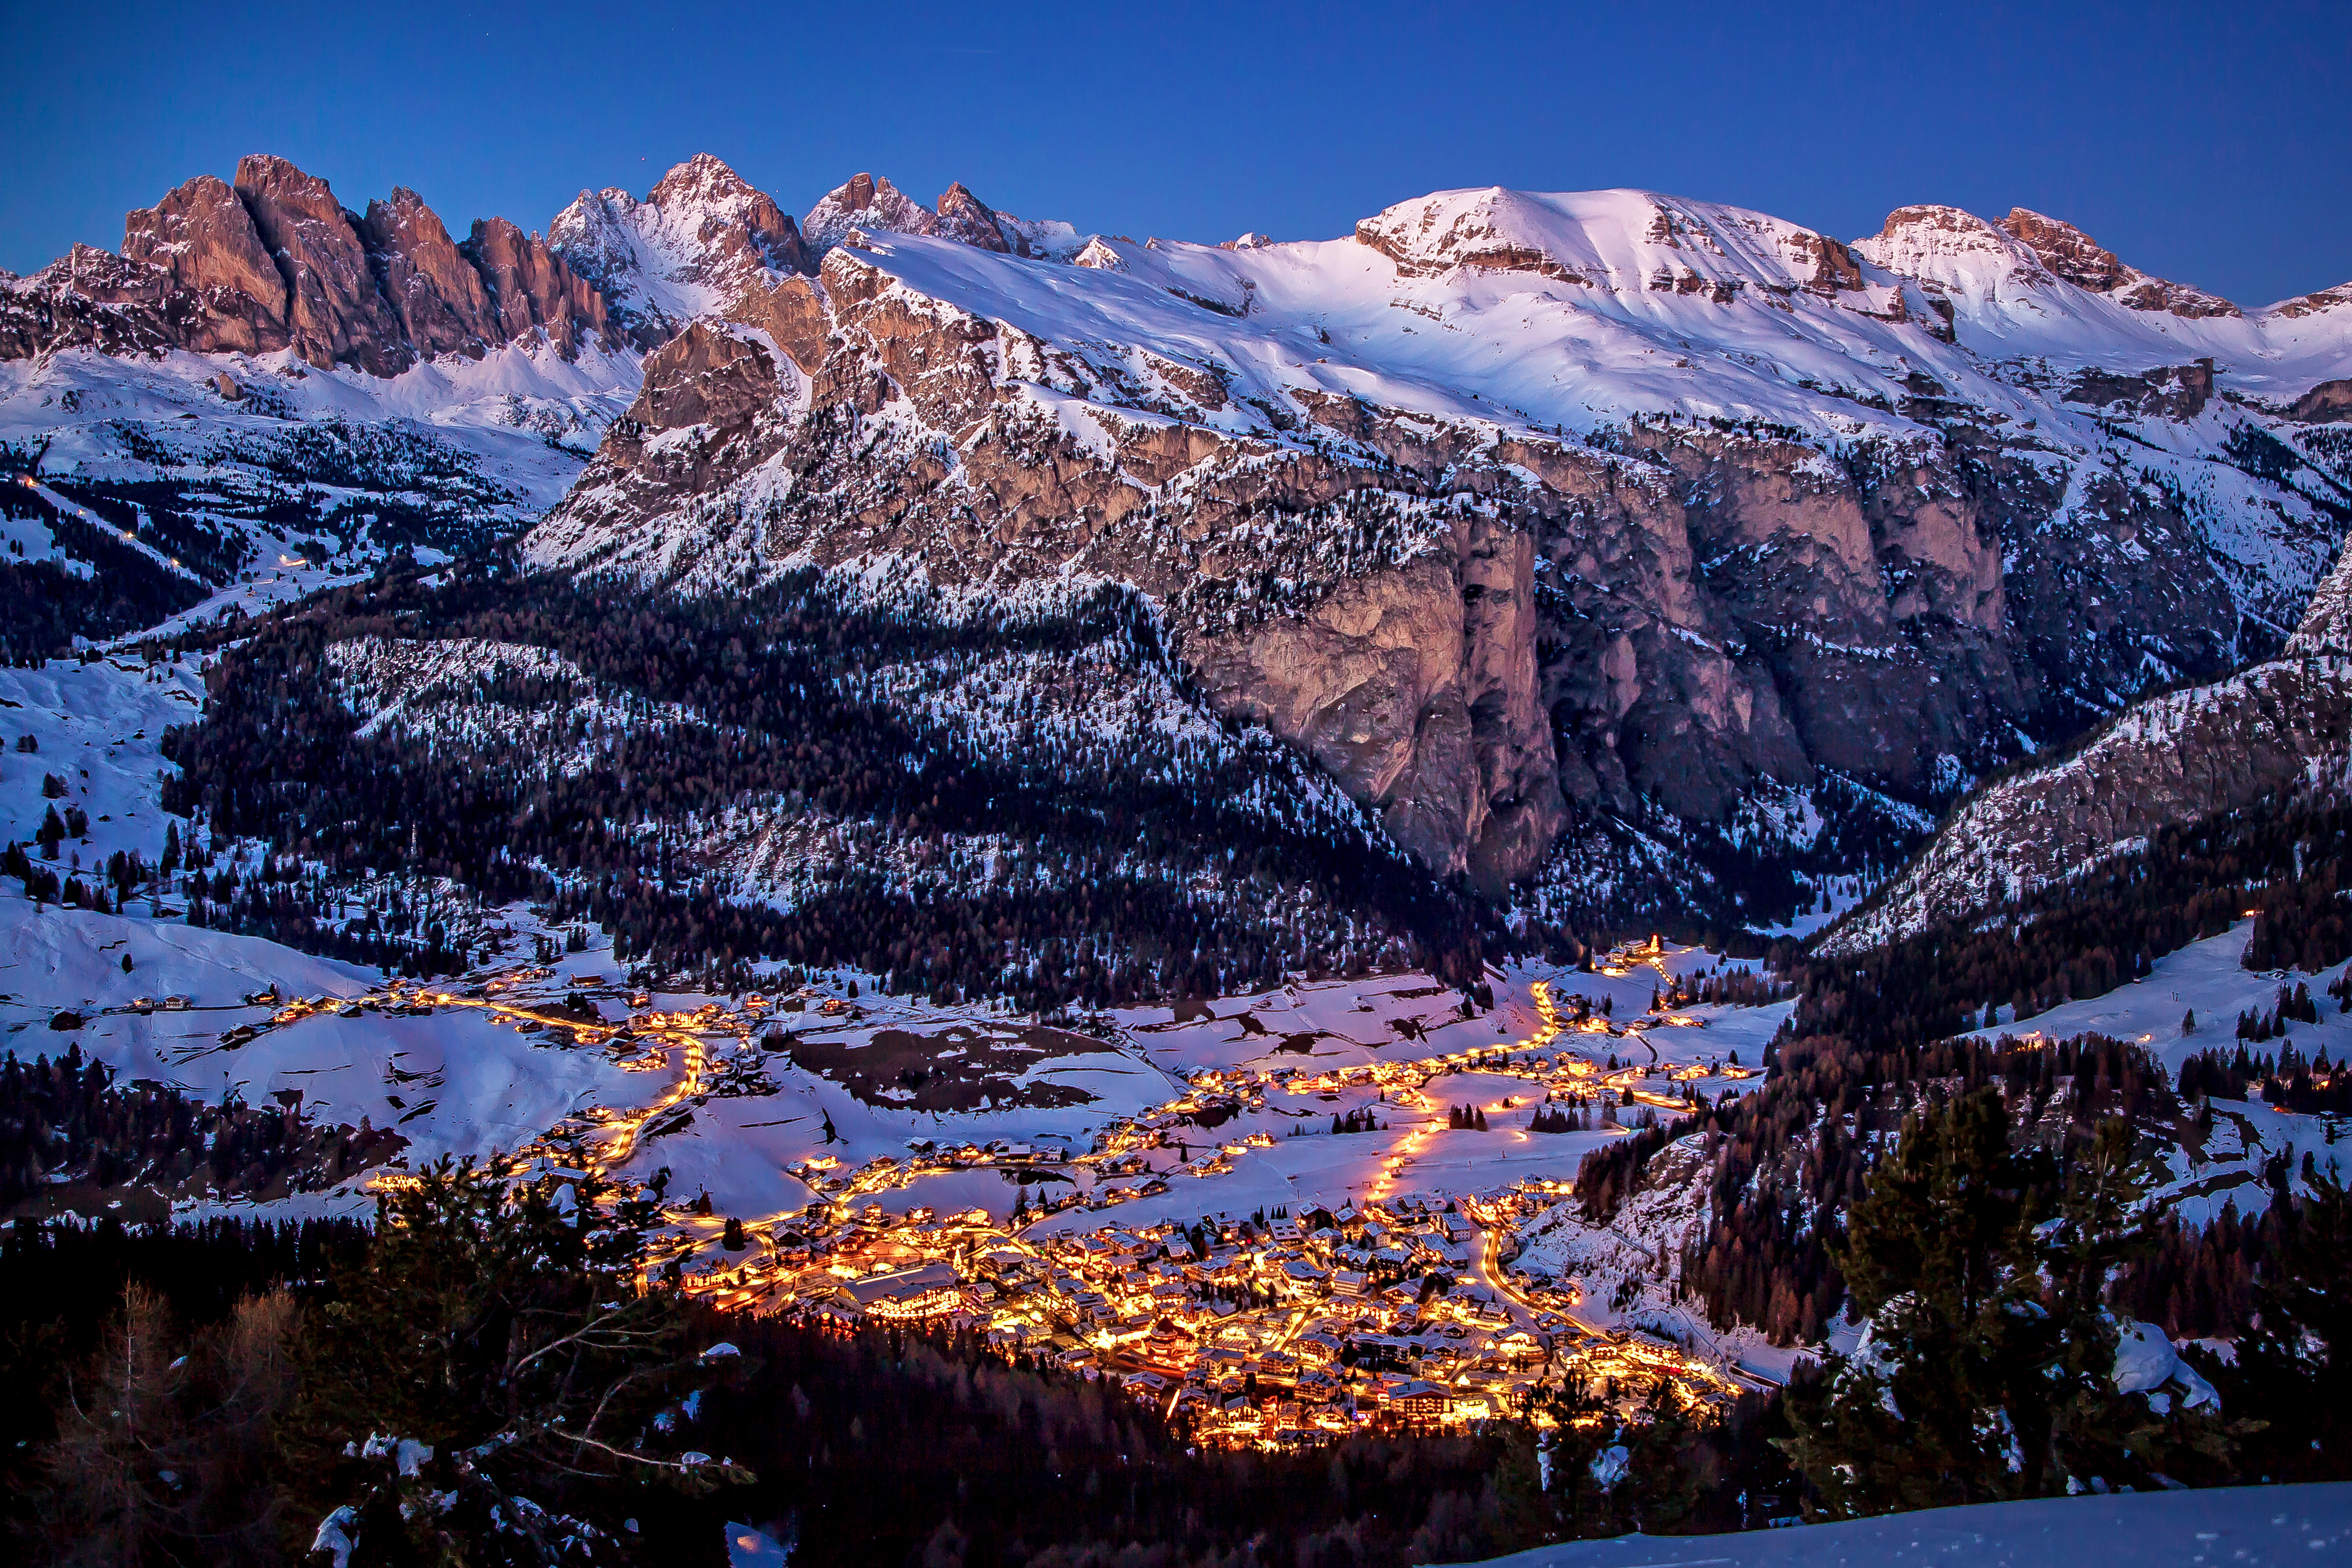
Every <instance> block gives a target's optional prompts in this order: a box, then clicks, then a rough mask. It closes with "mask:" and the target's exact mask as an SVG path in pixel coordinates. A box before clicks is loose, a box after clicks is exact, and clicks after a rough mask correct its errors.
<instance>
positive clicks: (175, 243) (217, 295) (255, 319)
mask: <svg viewBox="0 0 2352 1568" xmlns="http://www.w3.org/2000/svg"><path fill="white" fill-rule="evenodd" d="M122 258H123V259H124V260H125V261H128V262H132V263H137V264H142V265H145V266H149V267H152V268H156V269H158V270H159V271H162V272H163V273H165V274H167V275H168V276H169V277H170V279H171V281H172V285H173V288H174V289H177V290H179V291H182V292H184V293H185V294H187V295H189V296H190V297H191V300H192V301H193V303H194V306H195V311H194V316H195V319H194V321H192V322H191V323H190V325H189V327H188V329H187V330H186V331H184V333H183V334H182V336H181V342H180V346H181V347H184V348H188V349H193V350H194V351H195V352H197V353H211V352H215V351H223V350H226V351H230V352H236V353H268V352H269V351H271V350H273V349H282V348H284V347H285V346H286V344H287V342H288V332H287V323H286V280H285V279H284V278H283V277H281V276H280V275H279V273H278V264H277V262H276V261H274V260H273V259H272V258H271V257H270V254H269V247H268V246H267V245H265V244H264V243H262V238H261V235H260V233H259V231H258V230H257V229H256V228H255V227H254V226H253V217H252V215H251V214H249V213H248V212H247V211H246V209H245V204H244V202H242V201H241V200H239V199H238V197H237V194H236V191H234V190H232V189H230V188H229V185H228V184H227V183H226V181H223V180H220V179H218V178H215V176H213V175H211V174H200V175H198V176H197V177H196V178H194V179H193V180H190V181H188V182H187V183H186V184H183V185H180V186H178V187H177V188H176V189H174V190H173V192H172V193H171V194H170V195H167V196H165V197H164V198H163V200H162V201H160V202H158V203H156V204H155V205H153V206H152V207H145V208H142V209H140V210H139V211H136V212H132V213H130V214H128V215H127V216H124V218H123V220H122Z"/></svg>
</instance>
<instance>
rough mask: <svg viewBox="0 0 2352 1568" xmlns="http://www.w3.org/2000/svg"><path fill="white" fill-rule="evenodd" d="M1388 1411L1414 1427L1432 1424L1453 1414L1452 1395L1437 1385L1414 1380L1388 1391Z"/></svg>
mask: <svg viewBox="0 0 2352 1568" xmlns="http://www.w3.org/2000/svg"><path fill="white" fill-rule="evenodd" d="M1388 1395H1389V1411H1390V1413H1391V1415H1397V1416H1400V1417H1402V1419H1404V1420H1405V1421H1408V1422H1411V1423H1412V1424H1413V1425H1415V1426H1421V1425H1429V1424H1434V1423H1436V1422H1440V1421H1443V1420H1444V1419H1445V1418H1446V1417H1447V1416H1448V1415H1452V1414H1453V1413H1454V1395H1453V1394H1452V1393H1451V1392H1449V1391H1448V1390H1446V1389H1445V1388H1443V1387H1441V1386H1440V1385H1438V1384H1434V1383H1429V1382H1425V1381H1423V1380H1422V1379H1419V1378H1415V1379H1414V1380H1413V1381H1412V1382H1411V1383H1401V1384H1397V1385H1396V1386H1394V1387H1393V1388H1391V1389H1390V1390H1389V1391H1388Z"/></svg>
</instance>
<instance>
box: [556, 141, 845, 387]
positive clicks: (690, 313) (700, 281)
mask: <svg viewBox="0 0 2352 1568" xmlns="http://www.w3.org/2000/svg"><path fill="white" fill-rule="evenodd" d="M547 243H548V247H549V248H550V249H551V250H552V251H553V252H554V254H555V255H556V256H558V257H560V258H562V260H563V261H564V263H565V264H566V265H567V266H569V267H570V268H571V269H572V272H574V273H575V274H577V275H578V276H580V277H581V278H583V279H586V280H587V281H588V282H590V283H591V284H593V285H594V286H595V288H596V289H598V290H600V291H601V292H602V293H603V295H604V299H605V301H606V304H607V306H608V307H609V309H610V312H611V318H612V321H614V325H615V326H616V327H617V328H619V329H620V330H621V331H624V332H625V333H626V335H627V336H628V337H629V339H630V340H631V341H632V342H635V344H636V346H637V347H639V348H641V349H646V350H651V349H654V348H657V347H659V346H660V345H661V344H662V343H664V342H667V341H668V340H669V339H670V338H671V337H672V336H674V335H676V333H677V331H678V330H679V329H680V328H682V327H683V326H685V324H686V323H687V322H688V321H692V320H693V319H694V318H695V317H697V316H704V315H718V314H724V313H726V312H728V311H729V310H731V309H732V307H733V306H734V305H735V303H736V302H737V301H738V300H741V299H743V298H744V297H746V296H747V295H748V294H749V293H751V292H752V291H753V290H754V289H761V288H766V287H770V286H772V285H773V283H774V282H775V281H776V279H778V278H779V277H788V276H791V275H793V274H794V273H814V270H815V266H814V263H815V253H814V252H813V251H812V250H811V249H810V248H809V247H808V245H807V244H806V242H805V241H804V240H803V237H802V235H801V231H800V227H799V226H798V225H797V224H795V223H794V222H793V220H792V218H791V217H790V216H787V215H786V214H785V213H784V212H782V210H781V209H780V208H778V207H777V205H776V204H775V202H774V200H773V199H772V197H770V196H769V195H767V194H766V193H764V192H762V191H760V190H757V189H755V188H753V187H752V186H751V184H749V183H747V182H746V181H745V180H744V179H743V178H742V176H741V175H740V174H736V173H735V171H734V170H733V169H731V168H730V167H728V166H727V164H726V163H723V162H721V161H720V160H719V159H718V158H715V157H712V156H711V155H710V154H709V153H696V154H695V155H694V156H693V157H691V158H689V159H688V160H687V161H686V162H685V163H680V164H679V165H678V166H677V167H676V168H674V169H672V170H670V171H669V173H668V174H664V175H663V176H662V178H661V180H660V182H659V183H658V184H656V185H655V186H654V188H653V189H652V190H651V191H649V192H647V193H646V199H645V200H643V201H639V200H637V199H636V198H635V197H634V196H632V195H629V193H628V192H626V191H623V190H618V189H607V190H603V191H583V192H581V193H580V195H578V196H577V197H576V198H575V199H574V200H573V201H572V205H570V206H567V207H565V208H564V209H563V211H562V212H561V213H558V214H557V215H556V216H555V221H554V222H553V223H551V224H550V225H549V226H548V230H547Z"/></svg>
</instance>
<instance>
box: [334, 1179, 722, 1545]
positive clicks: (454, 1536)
mask: <svg viewBox="0 0 2352 1568" xmlns="http://www.w3.org/2000/svg"><path fill="white" fill-rule="evenodd" d="M514 1176H515V1173H514V1172H513V1171H512V1170H510V1169H509V1168H508V1167H506V1166H505V1165H503V1164H492V1165H478V1164H476V1163H474V1162H472V1161H470V1160H468V1161H466V1162H464V1163H455V1162H452V1161H450V1160H448V1159H446V1158H445V1159H443V1160H441V1161H439V1162H437V1163H435V1164H433V1165H430V1166H427V1167H426V1168H425V1170H423V1171H421V1172H419V1173H417V1174H416V1175H415V1178H414V1180H413V1181H411V1182H409V1183H406V1184H403V1185H401V1186H400V1187H398V1188H395V1189H394V1190H393V1191H392V1192H390V1193H388V1194H384V1195H383V1197H381V1198H380V1199H379V1200H378V1213H377V1219H376V1240H375V1243H374V1245H373V1247H371V1248H370V1249H369V1252H368V1255H367V1258H366V1261H365V1263H364V1264H363V1265H362V1266H361V1267H360V1268H356V1269H354V1270H352V1271H350V1272H348V1273H347V1274H345V1275H344V1276H342V1277H341V1278H339V1279H337V1281H336V1292H335V1294H336V1298H337V1299H336V1300H334V1301H333V1302H332V1303H331V1305H330V1306H328V1308H327V1309H326V1310H325V1312H324V1314H323V1317H324V1322H323V1323H322V1324H321V1326H320V1331H319V1332H318V1333H317V1334H315V1335H313V1336H311V1337H310V1340H309V1342H308V1343H307V1345H306V1350H307V1352H308V1354H307V1355H306V1358H305V1364H304V1366H303V1369H302V1371H303V1375H302V1395H301V1399H300V1403H299V1405H298V1407H297V1409H296V1412H295V1418H294V1420H293V1422H292V1425H291V1430H290V1432H289V1448H290V1449H291V1451H292V1457H293V1458H294V1460H295V1463H294V1467H293V1469H294V1474H295V1475H296V1476H297V1477H298V1478H299V1485H300V1490H301V1492H302V1494H303V1500H305V1501H307V1502H309V1503H310V1505H311V1506H312V1508H313V1509H314V1510H315V1512H314V1514H313V1516H312V1517H314V1518H323V1519H324V1520H325V1521H326V1522H328V1523H329V1524H331V1525H332V1526H333V1527H334V1528H335V1529H337V1530H340V1531H341V1532H342V1533H343V1534H344V1535H345V1536H346V1537H347V1538H349V1539H351V1540H352V1541H355V1542H358V1543H359V1546H360V1549H361V1550H360V1553H359V1556H360V1558H361V1559H362V1560H366V1561H390V1562H400V1561H416V1562H439V1561H445V1560H446V1561H465V1562H474V1561H484V1562H495V1563H555V1562H557V1561H559V1560H560V1561H566V1562H568V1561H571V1559H570V1558H568V1557H564V1556H563V1555H562V1554H563V1553H564V1552H567V1551H570V1550H572V1546H570V1545H567V1544H566V1542H567V1538H568V1539H569V1540H570V1541H571V1542H575V1543H576V1542H590V1543H592V1545H593V1543H596V1542H604V1543H606V1544H609V1545H611V1546H612V1547H613V1550H612V1551H611V1552H606V1551H604V1550H601V1549H597V1550H593V1559H594V1560H596V1561H604V1560H605V1559H606V1558H607V1557H608V1556H611V1557H614V1558H616V1559H617V1558H619V1557H621V1556H623V1555H624V1554H625V1551H626V1548H624V1547H621V1546H619V1545H618V1544H617V1543H618V1542H620V1541H621V1540H622V1531H621V1525H622V1521H623V1520H624V1518H625V1517H626V1516H627V1515H629V1514H631V1513H634V1512H636V1511H639V1510H642V1509H643V1508H644V1504H643V1503H642V1502H639V1501H637V1499H639V1498H640V1497H642V1495H643V1494H644V1491H645V1489H646V1488H648V1487H666V1488H671V1489H687V1490H697V1489H709V1487H711V1486H715V1485H717V1484H719V1482H720V1481H722V1480H726V1479H744V1478H743V1477H742V1476H741V1474H740V1471H733V1470H730V1469H728V1468H725V1467H714V1466H701V1465H694V1464H690V1463H688V1462H685V1461H683V1460H682V1459H680V1458H675V1457H673V1456H672V1455H671V1454H670V1453H668V1452H667V1451H666V1449H665V1447H663V1446H662V1444H661V1442H660V1436H659V1434H658V1433H657V1432H656V1430H655V1429H654V1426H653V1422H652V1417H653V1415H655V1413H656V1410H657V1409H659V1408H660V1407H661V1406H662V1405H664V1404H665V1403H667V1401H670V1400H673V1399H675V1398H677V1396H678V1394H680V1393H681V1392H683V1388H684V1385H686V1384H690V1383H692V1382H695V1381H698V1378H701V1377H702V1376H703V1374H702V1373H701V1372H700V1369H698V1366H697V1363H695V1361H694V1359H693V1358H692V1357H691V1356H689V1355H688V1354H687V1353H686V1352H685V1351H684V1348H683V1341H684V1336H685V1331H686V1314H685V1309H684V1306H683V1304H682V1303H681V1302H680V1301H679V1300H678V1299H677V1297H676V1296H675V1295H674V1294H672V1293H671V1292H669V1291H667V1290H666V1289H659V1288H650V1289H649V1288H646V1287H644V1286H642V1285H641V1284H640V1279H641V1271H642V1265H643V1263H644V1261H645V1256H646V1243H647V1240H648V1238H649V1237H651V1236H652V1234H653V1232H654V1230H655V1227H656V1226H657V1225H658V1223H659V1214H658V1211H657V1209H656V1206H655V1205H654V1204H653V1203H652V1202H651V1201H649V1200H640V1199H634V1198H632V1199H623V1198H619V1197H617V1196H616V1195H615V1194H614V1192H613V1191H612V1190H611V1189H610V1188H608V1187H606V1186H605V1185H604V1184H602V1183H601V1182H599V1181H597V1180H595V1179H594V1178H587V1179H583V1180H578V1181H576V1182H566V1181H564V1180H562V1179H561V1178H558V1177H556V1176H552V1175H551V1176H546V1177H541V1178H539V1179H536V1180H530V1181H517V1180H514V1179H513V1178H514ZM401 1440H406V1441H407V1442H409V1443H411V1444H424V1445H426V1446H427V1447H429V1449H430V1454H429V1456H424V1457H420V1456H419V1454H418V1453H417V1452H416V1451H415V1450H414V1449H410V1450H407V1451H405V1457H404V1450H403V1449H402V1448H401V1447H399V1443H400V1441H401ZM517 1521H520V1530H519V1531H518V1530H517V1528H516V1523H517ZM493 1542H495V1543H496V1544H495V1547H493V1545H492V1543H493Z"/></svg>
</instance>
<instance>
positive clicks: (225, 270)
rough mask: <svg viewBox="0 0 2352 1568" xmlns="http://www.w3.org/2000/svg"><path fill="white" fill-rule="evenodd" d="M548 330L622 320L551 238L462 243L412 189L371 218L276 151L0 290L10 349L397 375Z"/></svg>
mask: <svg viewBox="0 0 2352 1568" xmlns="http://www.w3.org/2000/svg"><path fill="white" fill-rule="evenodd" d="M784 221H785V222H786V224H787V225H789V223H790V221H791V220H790V219H786V220H784ZM541 331H544V332H545V333H546V334H547V336H548V338H549V340H550V341H551V342H553V343H554V344H555V346H556V347H557V348H558V349H559V350H560V351H561V352H562V353H564V354H565V355H567V356H570V355H572V354H576V353H578V352H580V350H581V349H582V348H583V347H586V346H588V345H590V344H591V343H601V342H605V341H607V339H608V337H609V333H610V329H609V327H608V324H607V321H606V315H605V309H604V300H603V299H602V298H601V297H600V296H599V295H598V294H597V292H596V291H595V290H594V289H592V288H590V287H589V286H588V285H586V284H585V283H583V281H581V280H580V279H578V278H576V277H574V276H572V273H571V272H570V271H569V269H567V268H565V267H564V266H563V264H562V261H561V259H560V258H556V257H554V256H552V255H551V254H550V253H549V251H548V250H547V247H545V245H544V244H543V243H542V242H541V241H540V240H539V238H538V237H536V236H525V235H524V234H523V233H522V232H521V231H520V230H519V229H517V228H516V227H515V226H514V225H512V224H510V223H508V222H507V221H506V220H505V219H503V218H491V219H489V220H488V221H487V223H484V222H477V223H476V224H475V226H474V237H473V239H472V240H471V241H469V242H468V243H467V244H465V245H458V244H456V243H454V242H453V241H452V240H451V239H450V237H449V231H448V230H447V229H446V227H445V226H443V225H442V222H441V220H440V218H439V217H438V216H436V215H435V214H434V212H433V210H432V208H430V207H428V206H426V205H425V202H424V200H423V198H421V197H419V196H418V195H416V193H415V192H414V191H411V190H407V189H404V188H402V189H395V190H394V192H393V193H392V195H391V198H390V199H389V200H388V201H378V202H370V203H369V204H368V209H367V213H366V216H364V217H362V216H358V215H355V214H353V213H352V212H350V211H348V210H346V209H345V208H344V207H343V205H342V204H341V203H340V202H338V201H337V200H336V199H335V196H334V193H333V192H332V191H331V189H330V188H329V186H328V184H327V183H326V182H325V181H324V180H321V179H319V178H317V177H316V176H314V175H310V174H305V173H303V172H302V171H301V170H299V169H298V168H296V167H295V166H294V165H293V164H291V163H288V162H286V160H284V159H282V158H271V157H263V156H255V157H249V158H247V159H245V160H244V161H242V162H241V163H238V165H237V174H236V184H235V185H234V186H232V185H230V184H226V183H225V182H223V181H221V180H218V179H215V178H214V177H213V176H211V175H209V174H207V175H203V176H200V177H198V178H196V179H194V180H190V181H188V182H187V183H186V184H183V185H180V186H179V187H178V188H176V189H174V190H173V192H172V193H171V194H170V195H166V196H165V197H164V198H163V200H162V201H161V202H159V203H157V204H156V205H154V206H152V207H145V208H142V209H140V210H138V211H135V212H132V213H131V214H129V215H128V216H126V217H125V218H124V219H123V238H122V253H121V255H120V256H115V255H112V254H110V253H109V252H105V251H99V250H92V249H90V248H89V247H86V246H78V247H75V249H74V252H73V253H72V254H71V255H69V256H68V257H67V258H64V259H63V260H60V261H58V262H56V263H53V264H52V265H51V266H49V267H47V268H43V269H42V270H41V272H39V273H38V274H36V275H35V277H33V278H31V279H24V280H21V281H19V282H17V283H16V285H15V287H13V288H11V289H9V290H8V291H7V293H6V295H5V297H0V356H5V357H8V358H19V357H29V356H31V355H34V354H37V353H47V352H49V351H51V350H54V349H58V348H64V347H72V346H82V347H93V348H97V349H99V350H100V352H102V353H162V352H163V351H165V350H167V349H174V348H177V349H186V350H189V351H191V352H194V353H249V354H260V353H276V352H278V351H279V350H283V349H288V348H291V349H292V350H293V351H294V352H295V353H297V354H298V355H299V356H300V357H301V358H303V359H305V360H308V361H309V362H310V363H313V364H316V365H320V366H321V367H325V366H331V365H338V364H341V365H349V366H352V367H354V368H357V369H360V370H362V371H366V372H368V373H369V374H374V375H394V374H399V373H400V372H401V371H403V370H404V369H406V368H407V367H408V366H410V365H412V364H414V363H416V362H417V360H419V359H420V358H425V359H430V358H433V357H436V356H438V355H442V354H450V353H458V354H465V355H467V356H468V357H471V358H476V359H478V358H480V357H482V355H484V354H485V353H488V352H489V351H490V350H491V349H493V348H496V347H498V346H499V345H501V344H505V343H510V342H517V341H523V340H529V339H531V338H534V337H536V336H537V335H538V334H539V333H540V332H541Z"/></svg>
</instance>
